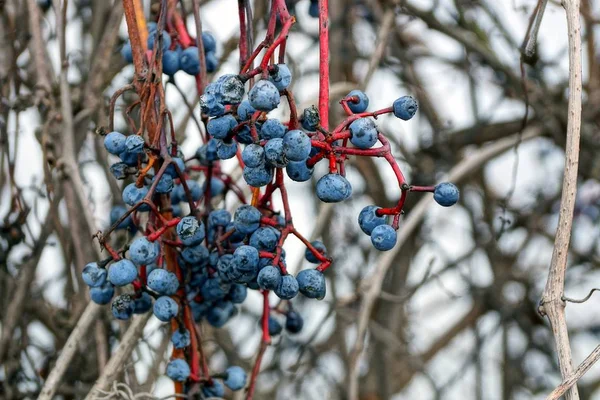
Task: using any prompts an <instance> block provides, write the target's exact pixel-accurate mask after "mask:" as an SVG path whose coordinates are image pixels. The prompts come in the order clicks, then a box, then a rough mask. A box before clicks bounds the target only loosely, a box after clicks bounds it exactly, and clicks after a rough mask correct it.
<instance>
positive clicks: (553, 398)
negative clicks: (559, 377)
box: [546, 345, 600, 400]
mask: <svg viewBox="0 0 600 400" xmlns="http://www.w3.org/2000/svg"><path fill="white" fill-rule="evenodd" d="M598 359H600V345H598V346H596V348H595V349H594V351H592V352H591V353H590V355H589V356H587V358H586V359H585V360H583V362H582V363H581V364H579V366H578V367H577V369H576V370H575V372H573V374H572V375H571V376H569V377H568V378H567V379H565V380H564V381H562V383H561V384H560V385H558V387H557V388H556V389H554V390H553V391H552V393H550V394H549V395H548V397H546V400H558V399H559V398H560V397H561V396H562V395H563V394H565V392H566V391H567V390H569V388H570V387H571V386H573V385H574V384H575V382H577V381H578V380H579V379H580V378H581V377H582V376H583V375H585V373H586V372H588V371H589V369H590V368H592V365H594V364H595V363H596V361H598Z"/></svg>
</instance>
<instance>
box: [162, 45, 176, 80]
mask: <svg viewBox="0 0 600 400" xmlns="http://www.w3.org/2000/svg"><path fill="white" fill-rule="evenodd" d="M162 63H163V72H164V73H165V74H167V75H169V76H173V75H175V73H176V72H177V71H179V53H178V52H177V51H174V50H166V51H165V52H164V53H163V58H162Z"/></svg>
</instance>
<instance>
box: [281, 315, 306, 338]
mask: <svg viewBox="0 0 600 400" xmlns="http://www.w3.org/2000/svg"><path fill="white" fill-rule="evenodd" d="M303 326H304V320H303V319H302V316H301V315H300V314H299V313H297V312H296V311H293V310H291V311H289V312H288V313H287V315H286V318H285V330H286V331H288V332H290V333H298V332H300V331H301V330H302V327H303Z"/></svg>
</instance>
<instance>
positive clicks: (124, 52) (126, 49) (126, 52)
mask: <svg viewBox="0 0 600 400" xmlns="http://www.w3.org/2000/svg"><path fill="white" fill-rule="evenodd" d="M121 57H123V60H125V61H126V62H127V63H129V64H131V63H132V62H133V51H132V49H131V43H129V42H127V43H125V44H124V45H123V47H121Z"/></svg>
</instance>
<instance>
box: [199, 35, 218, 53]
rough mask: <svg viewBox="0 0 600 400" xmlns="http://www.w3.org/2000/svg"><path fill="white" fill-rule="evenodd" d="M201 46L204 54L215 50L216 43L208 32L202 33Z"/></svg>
mask: <svg viewBox="0 0 600 400" xmlns="http://www.w3.org/2000/svg"><path fill="white" fill-rule="evenodd" d="M202 44H203V45H204V52H205V53H210V52H213V51H215V50H216V49H217V41H216V40H215V37H214V36H213V35H212V33H210V32H202Z"/></svg>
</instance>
